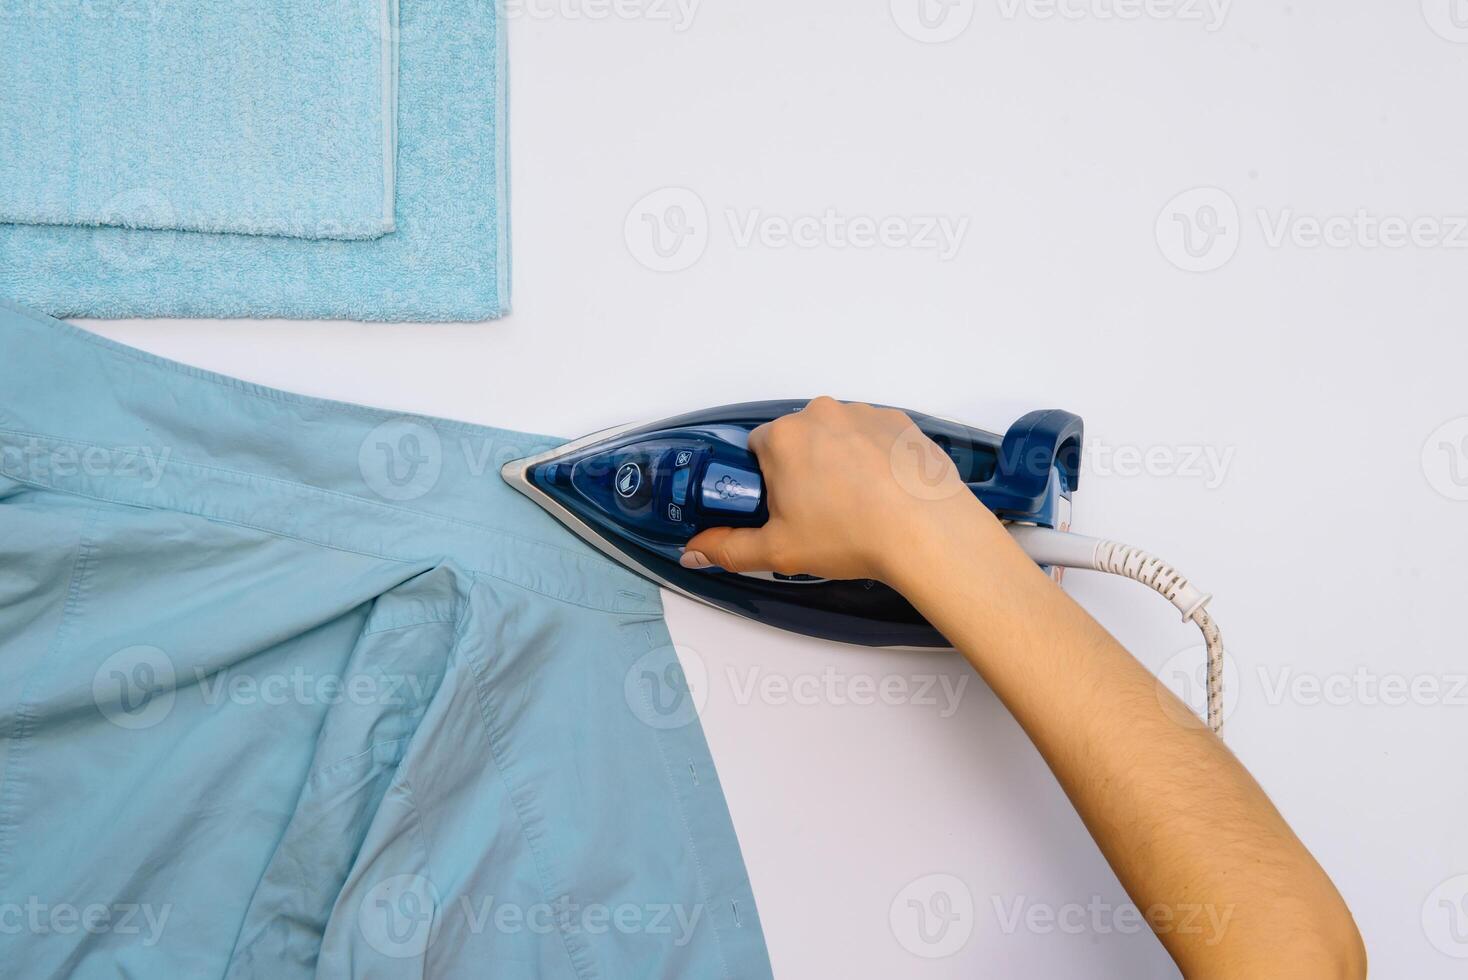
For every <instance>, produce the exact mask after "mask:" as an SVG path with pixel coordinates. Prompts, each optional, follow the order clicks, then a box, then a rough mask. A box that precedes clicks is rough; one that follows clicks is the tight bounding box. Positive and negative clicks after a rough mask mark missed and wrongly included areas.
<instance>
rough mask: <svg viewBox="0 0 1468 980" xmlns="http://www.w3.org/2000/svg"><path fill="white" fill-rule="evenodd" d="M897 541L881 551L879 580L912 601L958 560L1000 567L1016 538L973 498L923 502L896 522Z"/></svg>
mask: <svg viewBox="0 0 1468 980" xmlns="http://www.w3.org/2000/svg"><path fill="white" fill-rule="evenodd" d="M890 530H891V532H892V534H891V539H890V540H888V541H887V542H885V543H884V546H883V547H881V549H880V551H879V553H878V557H877V562H878V569H879V576H878V577H879V578H881V580H882V581H883V582H885V583H887V584H888V585H890V586H892V587H893V588H894V589H896V590H897V591H899V592H901V593H903V594H904V595H907V596H908V597H909V598H910V599H911V598H913V596H914V593H915V592H916V591H918V590H919V589H920V588H921V587H922V585H923V584H924V583H927V582H931V581H932V579H933V574H934V570H935V569H936V568H939V567H951V566H952V565H953V564H954V561H955V559H961V558H965V557H972V558H974V559H976V560H978V562H979V564H980V566H981V567H982V566H989V565H992V564H994V563H995V562H994V561H992V560H988V559H987V558H986V557H984V556H994V557H995V558H997V557H998V554H999V553H1002V549H1003V548H1004V547H1006V546H1007V547H1009V548H1013V547H1014V543H1013V539H1011V538H1010V537H1009V534H1008V533H1007V532H1006V531H1005V530H1004V526H1003V525H1002V524H1000V523H999V521H998V519H997V518H995V517H994V515H993V513H992V512H991V511H990V510H989V509H988V508H987V507H985V506H984V505H983V504H981V503H979V501H978V499H977V498H975V497H973V496H972V495H970V494H967V493H965V494H958V495H954V496H952V497H947V498H944V499H942V500H934V501H920V502H918V503H917V504H916V505H915V506H913V507H911V508H909V509H907V510H906V511H905V512H904V513H903V514H902V516H901V518H900V519H899V520H896V521H893V522H892V523H891V527H890Z"/></svg>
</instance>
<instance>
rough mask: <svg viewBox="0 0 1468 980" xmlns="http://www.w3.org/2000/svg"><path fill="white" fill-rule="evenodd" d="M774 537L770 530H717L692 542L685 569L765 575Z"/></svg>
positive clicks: (744, 528) (724, 528) (685, 552)
mask: <svg viewBox="0 0 1468 980" xmlns="http://www.w3.org/2000/svg"><path fill="white" fill-rule="evenodd" d="M771 537H772V535H771V533H770V530H769V528H768V527H741V528H730V527H715V528H710V529H709V530H707V531H703V532H701V533H699V534H695V535H694V536H693V537H692V538H691V539H689V541H688V544H687V546H686V547H685V548H684V550H683V559H682V562H681V564H682V565H683V567H684V568H708V567H709V566H710V565H714V566H717V567H719V568H722V569H724V570H725V571H726V572H757V571H766V570H768V569H769V568H770V567H771V566H770V558H771V554H770V552H771V548H770V539H771Z"/></svg>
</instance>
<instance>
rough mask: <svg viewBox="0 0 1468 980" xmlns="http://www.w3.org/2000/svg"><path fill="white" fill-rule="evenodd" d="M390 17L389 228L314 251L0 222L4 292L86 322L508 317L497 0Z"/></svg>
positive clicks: (454, 0) (423, 5)
mask: <svg viewBox="0 0 1468 980" xmlns="http://www.w3.org/2000/svg"><path fill="white" fill-rule="evenodd" d="M0 2H5V0H0ZM398 7H399V9H398V16H399V39H398V45H397V50H398V126H397V134H398V162H397V194H396V199H397V230H396V231H395V232H393V233H392V234H388V235H384V236H382V237H381V238H377V239H373V240H369V241H326V240H316V241H312V240H304V239H294V238H280V237H271V236H260V235H205V234H199V233H195V232H177V231H147V230H138V229H128V228H58V227H43V226H37V225H0V296H7V297H10V298H13V299H17V300H20V301H21V302H23V303H27V304H29V305H31V306H34V307H37V308H39V309H41V310H44V311H46V312H48V313H52V314H56V315H65V316H96V317H129V316H211V317H271V316H275V317H295V318H301V319H306V318H333V317H337V318H346V319H352V320H484V319H488V318H491V317H496V316H500V315H501V314H503V313H505V312H507V311H508V308H509V294H510V288H509V283H510V261H509V250H508V240H509V199H508V173H507V169H506V145H505V137H506V126H505V83H506V80H507V79H506V74H505V60H506V58H505V44H504V36H503V32H502V30H501V25H500V23H499V17H498V15H497V10H496V0H401V2H400V3H399V5H398Z"/></svg>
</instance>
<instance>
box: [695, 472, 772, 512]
mask: <svg viewBox="0 0 1468 980" xmlns="http://www.w3.org/2000/svg"><path fill="white" fill-rule="evenodd" d="M763 489H764V485H763V482H762V481H761V479H760V475H759V473H757V472H753V471H750V470H745V469H740V468H738V467H735V466H728V465H726V464H724V463H710V464H709V465H708V469H706V470H704V472H703V483H702V485H701V486H700V488H699V498H700V503H702V504H703V509H704V510H706V511H710V512H713V513H725V514H753V513H754V512H755V511H756V510H758V509H759V501H760V494H761V492H762V491H763Z"/></svg>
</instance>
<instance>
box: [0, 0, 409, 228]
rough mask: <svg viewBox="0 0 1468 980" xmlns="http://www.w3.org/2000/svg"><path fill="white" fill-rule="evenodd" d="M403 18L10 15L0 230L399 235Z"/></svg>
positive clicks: (22, 7)
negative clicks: (399, 30) (398, 90)
mask: <svg viewBox="0 0 1468 980" xmlns="http://www.w3.org/2000/svg"><path fill="white" fill-rule="evenodd" d="M396 17H397V10H396V3H395V0H328V2H312V3H290V2H284V0H229V2H227V3H174V2H161V0H159V2H148V3H120V4H119V3H97V2H95V0H48V2H47V3H44V4H30V3H20V4H7V3H0V65H3V66H4V68H3V69H0V221H4V222H23V223H28V224H66V225H70V224H81V225H122V226H125V227H129V228H179V229H192V230H196V231H211V232H242V233H248V234H272V235H293V236H300V237H306V238H370V237H376V236H378V235H381V234H383V233H384V232H388V231H391V230H392V228H393V187H394V180H393V166H394V159H393V158H394V152H395V149H396V135H395V132H394V130H395V126H396V121H397V120H396V109H395V106H394V97H395V95H394V85H395V74H394V73H395V70H396V63H395V40H394V37H395V27H396Z"/></svg>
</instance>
